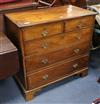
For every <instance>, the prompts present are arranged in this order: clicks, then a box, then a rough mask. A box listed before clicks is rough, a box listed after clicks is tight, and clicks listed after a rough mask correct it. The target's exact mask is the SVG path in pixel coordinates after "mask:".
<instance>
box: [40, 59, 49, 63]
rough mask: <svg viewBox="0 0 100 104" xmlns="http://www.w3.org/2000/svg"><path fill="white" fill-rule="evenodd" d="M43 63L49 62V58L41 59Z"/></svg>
mask: <svg viewBox="0 0 100 104" xmlns="http://www.w3.org/2000/svg"><path fill="white" fill-rule="evenodd" d="M41 62H42V63H43V64H48V62H49V61H48V59H43V60H42V61H41Z"/></svg>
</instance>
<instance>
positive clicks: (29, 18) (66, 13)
mask: <svg viewBox="0 0 100 104" xmlns="http://www.w3.org/2000/svg"><path fill="white" fill-rule="evenodd" d="M95 14H96V13H95V12H92V11H89V10H86V9H82V8H79V7H75V6H72V5H66V6H60V7H52V8H47V9H38V10H29V11H24V12H17V13H8V14H6V15H5V16H6V17H7V18H9V19H10V20H11V21H12V22H13V23H14V24H16V25H17V26H18V27H26V26H32V25H36V24H42V23H49V22H54V21H61V20H66V19H72V18H77V17H81V16H88V15H95Z"/></svg>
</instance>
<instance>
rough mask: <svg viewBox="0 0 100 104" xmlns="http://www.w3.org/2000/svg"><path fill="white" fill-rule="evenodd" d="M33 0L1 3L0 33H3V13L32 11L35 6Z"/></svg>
mask: <svg viewBox="0 0 100 104" xmlns="http://www.w3.org/2000/svg"><path fill="white" fill-rule="evenodd" d="M34 5H35V0H16V1H15V2H11V3H1V4H0V31H1V32H5V25H4V18H3V15H4V13H7V12H13V11H22V10H28V9H33V8H34V7H35V6H34Z"/></svg>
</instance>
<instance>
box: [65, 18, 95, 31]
mask: <svg viewBox="0 0 100 104" xmlns="http://www.w3.org/2000/svg"><path fill="white" fill-rule="evenodd" d="M93 24H94V16H88V17H81V18H75V19H72V20H69V21H66V22H65V32H68V31H73V30H79V29H82V28H87V27H90V26H93Z"/></svg>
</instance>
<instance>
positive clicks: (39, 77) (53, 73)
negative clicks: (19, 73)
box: [27, 56, 88, 89]
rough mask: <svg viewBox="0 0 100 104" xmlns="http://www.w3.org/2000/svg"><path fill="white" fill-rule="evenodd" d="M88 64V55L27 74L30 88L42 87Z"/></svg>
mask: <svg viewBox="0 0 100 104" xmlns="http://www.w3.org/2000/svg"><path fill="white" fill-rule="evenodd" d="M87 66H88V56H85V57H82V58H79V59H76V60H73V61H71V62H66V61H65V62H63V63H59V64H56V65H55V66H52V67H51V68H48V69H45V70H43V71H40V72H37V73H33V74H31V75H28V76H27V82H28V89H32V88H36V87H40V86H42V85H45V84H48V83H50V82H52V81H55V80H57V79H59V78H61V77H64V76H66V75H68V74H70V73H73V72H75V71H77V70H81V69H82V68H85V67H87Z"/></svg>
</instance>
